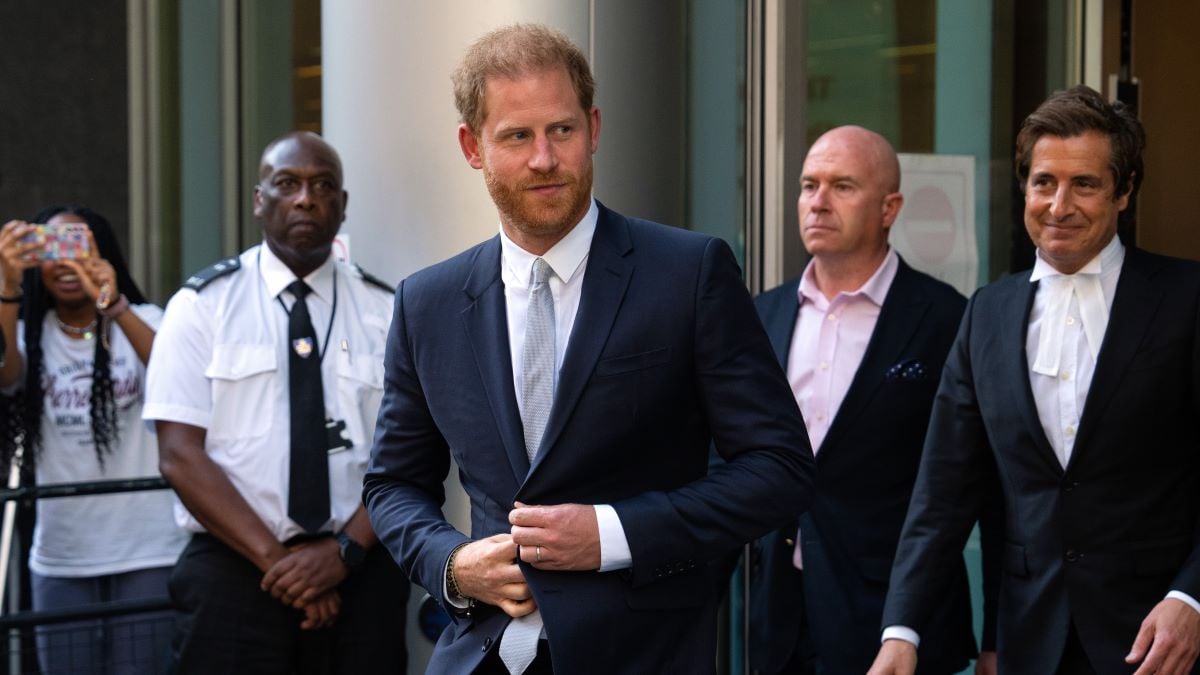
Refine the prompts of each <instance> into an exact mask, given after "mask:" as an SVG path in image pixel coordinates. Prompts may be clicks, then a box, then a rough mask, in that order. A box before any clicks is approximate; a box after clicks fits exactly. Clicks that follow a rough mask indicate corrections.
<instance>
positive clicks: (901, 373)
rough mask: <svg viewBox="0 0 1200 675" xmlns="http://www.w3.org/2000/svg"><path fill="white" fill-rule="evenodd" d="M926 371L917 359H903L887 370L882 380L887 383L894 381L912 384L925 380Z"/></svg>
mask: <svg viewBox="0 0 1200 675" xmlns="http://www.w3.org/2000/svg"><path fill="white" fill-rule="evenodd" d="M926 372H927V369H926V368H925V364H924V363H921V361H920V360H918V359H905V360H903V361H900V362H898V363H896V364H895V365H893V366H892V367H891V368H888V369H887V372H886V373H884V375H883V379H884V380H887V381H889V382H893V381H896V380H902V381H909V382H913V381H916V380H923V379H925V374H926Z"/></svg>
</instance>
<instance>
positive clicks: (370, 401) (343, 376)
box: [142, 245, 393, 541]
mask: <svg viewBox="0 0 1200 675" xmlns="http://www.w3.org/2000/svg"><path fill="white" fill-rule="evenodd" d="M240 260H241V265H242V269H240V270H237V271H235V272H232V273H229V274H226V275H224V276H221V277H219V278H217V279H214V280H212V281H211V282H209V284H208V285H207V286H205V287H204V288H203V289H202V290H200V291H199V292H197V291H194V290H192V289H190V288H184V289H182V290H180V291H179V292H178V293H176V294H175V296H174V297H173V298H171V302H170V303H169V304H168V305H167V312H166V316H165V317H164V319H163V323H162V327H161V329H160V330H159V332H158V337H157V339H156V341H155V344H154V352H153V355H152V356H151V359H150V367H149V373H148V375H147V387H146V405H145V407H144V409H143V413H142V415H143V417H144V418H145V419H147V420H168V421H173V422H182V423H184V424H190V425H193V426H198V427H203V428H204V429H206V430H207V433H206V434H205V442H204V447H205V451H206V452H207V453H208V455H209V457H211V458H212V460H213V461H214V462H216V464H217V465H218V466H219V467H221V469H222V470H224V471H225V474H226V475H227V476H228V477H229V480H230V481H231V482H232V483H233V485H234V487H235V488H237V490H238V492H240V493H241V495H242V497H243V498H244V499H245V500H246V501H247V502H248V503H249V504H250V507H251V508H252V509H254V511H255V513H257V514H258V517H259V518H261V519H262V521H263V523H265V524H266V526H267V528H268V529H270V530H271V532H272V533H273V534H274V535H275V537H276V538H278V539H279V540H280V541H286V540H287V539H289V538H291V537H293V536H295V535H298V534H301V533H302V532H303V531H304V530H303V528H301V527H300V526H299V525H297V524H296V523H294V522H292V520H291V519H290V518H288V516H287V494H288V470H289V465H290V461H291V449H290V439H289V427H290V418H289V410H288V406H289V404H288V372H287V371H288V352H287V348H288V347H287V345H286V342H287V323H288V317H287V314H286V313H285V312H284V308H283V307H281V306H280V304H279V301H278V300H277V299H276V298H277V297H279V298H281V299H282V300H283V303H284V304H285V305H286V306H287V307H288V309H289V310H290V309H291V305H292V303H293V301H294V299H293V298H292V295H291V293H287V292H285V291H284V289H285V288H286V287H287V285H288V284H290V283H291V282H292V281H294V280H295V278H296V277H295V275H294V274H292V272H291V270H289V269H288V268H287V266H286V265H284V263H283V262H282V261H280V260H279V258H277V257H276V256H275V255H274V254H273V253H272V252H271V249H270V248H269V247H268V246H266V245H259V246H255V247H253V248H251V249H249V250H247V251H246V252H244V253H242V254H241V256H240ZM304 281H305V283H307V284H308V285H309V286H310V287H311V288H312V289H313V292H312V293H311V294H310V295H309V296H308V309H309V314H310V315H311V317H312V323H313V328H314V329H315V330H316V333H317V347H318V349H319V350H320V352H321V353H322V354H323V357H322V360H321V377H322V383H323V385H324V389H325V411H326V415H327V417H328V418H330V419H333V420H344V421H345V423H346V435H347V436H348V437H349V439H350V440H351V442H352V443H353V444H354V447H353V448H352V449H350V450H345V451H340V452H335V453H332V454H330V455H329V483H330V486H329V500H330V511H331V519H330V521H329V522H327V523H326V524H325V526H324V527H323V528H321V529H322V530H325V531H340V530H341V529H342V528H343V527H344V526H345V524H346V521H348V520H349V519H350V517H351V516H352V515H353V514H354V512H355V510H356V509H358V507H359V506H360V505H361V503H362V479H363V474H364V473H365V472H366V465H367V460H368V458H369V456H370V451H371V440H372V437H373V436H374V431H375V418H376V414H377V413H378V411H379V403H380V399H381V398H382V396H383V354H384V346H385V343H386V339H387V331H388V326H389V325H390V324H391V320H392V309H393V305H392V296H391V295H389V294H388V293H386V292H384V291H382V290H381V289H379V288H377V287H375V286H371V285H369V284H367V283H366V282H365V281H363V280H362V278H361V275H360V274H359V273H358V271H357V270H356V269H355V268H354V267H353V266H350V265H347V264H345V263H340V262H337V261H335V260H334V259H333V258H330V259H329V260H327V261H326V262H325V264H324V265H322V266H321V267H320V268H318V269H317V270H315V271H313V272H312V273H310V274H309V275H308V276H306V277H304ZM335 293H336V303H337V305H336V311H335V310H334V302H335ZM327 335H328V339H326V336H327ZM175 514H176V519H177V520H178V521H179V524H180V526H182V527H184V528H185V529H187V530H190V531H193V532H202V531H204V528H203V527H202V526H201V525H200V523H199V522H198V521H197V520H196V519H195V518H194V517H193V516H192V515H191V514H190V513H188V512H187V510H186V509H184V508H183V506H182V504H178V503H177V504H176V507H175Z"/></svg>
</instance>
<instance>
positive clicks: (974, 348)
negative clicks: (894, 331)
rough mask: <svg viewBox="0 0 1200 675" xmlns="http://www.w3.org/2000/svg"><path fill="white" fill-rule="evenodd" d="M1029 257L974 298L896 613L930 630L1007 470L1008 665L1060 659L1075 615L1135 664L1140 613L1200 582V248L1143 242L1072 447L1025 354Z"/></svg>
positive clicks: (1002, 645) (1101, 666) (901, 567)
mask: <svg viewBox="0 0 1200 675" xmlns="http://www.w3.org/2000/svg"><path fill="white" fill-rule="evenodd" d="M1034 290H1035V285H1034V284H1031V283H1030V282H1029V274H1028V273H1022V274H1018V275H1014V276H1011V277H1008V278H1006V279H1003V280H1001V281H998V282H996V283H994V284H991V285H990V286H987V287H985V288H983V289H981V290H980V291H979V292H977V293H976V294H975V296H974V297H973V298H972V299H971V302H970V303H969V304H968V306H967V312H966V316H965V318H964V319H963V324H962V328H961V330H960V331H959V334H958V338H957V339H956V341H955V343H954V346H953V348H952V349H951V351H950V356H949V358H948V360H947V362H946V369H945V373H944V375H943V377H942V382H941V385H940V387H939V389H938V395H937V401H936V403H935V405H934V410H933V417H932V419H931V421H930V430H929V438H928V441H927V443H926V446H925V454H924V456H923V457H922V460H921V471H920V474H919V477H918V480H917V487H916V490H915V492H914V494H913V502H912V505H911V506H910V508H909V513H908V519H907V520H906V522H905V524H904V532H903V535H902V537H901V542H900V548H899V550H898V552H897V556H896V563H895V566H894V568H893V571H892V587H891V590H890V591H889V594H888V600H887V607H886V610H885V612H884V621H885V622H886V623H889V624H901V625H908V626H912V627H914V628H916V629H917V630H918V632H921V633H922V634H923V633H924V627H925V626H927V625H928V621H929V619H928V617H929V613H930V609H931V608H932V607H934V606H935V605H936V604H937V598H938V597H939V596H940V595H941V593H942V592H943V589H944V582H943V580H944V579H945V576H946V575H947V574H949V573H950V569H951V568H952V566H953V565H954V564H956V561H957V558H958V552H959V551H960V550H961V548H962V544H963V541H964V540H965V538H966V535H967V530H968V529H969V528H970V523H971V521H972V520H973V518H974V513H975V511H976V509H977V508H978V506H979V498H980V494H981V491H980V489H979V488H980V486H981V485H983V484H985V483H986V482H988V481H989V480H991V478H990V476H991V475H992V474H993V473H995V472H998V473H999V480H1000V484H1001V486H1002V489H1003V492H1004V500H1005V507H1006V508H1005V526H1004V562H1003V572H1002V576H1001V580H1000V595H999V603H998V617H997V622H998V631H997V651H998V652H999V657H1000V671H1001V672H1003V673H1016V674H1023V673H1029V674H1031V675H1032V674H1041V673H1050V672H1054V670H1055V668H1056V667H1057V666H1058V664H1059V662H1060V660H1061V657H1062V652H1063V645H1064V644H1065V641H1066V637H1067V631H1068V627H1069V625H1070V624H1071V623H1072V622H1073V623H1074V625H1075V628H1076V631H1077V633H1078V636H1079V640H1080V642H1081V644H1082V645H1083V647H1084V650H1085V651H1086V653H1087V656H1088V658H1089V660H1090V661H1091V664H1092V666H1093V667H1095V669H1096V671H1097V672H1098V673H1101V674H1105V673H1129V672H1132V671H1133V668H1132V667H1130V666H1128V665H1126V664H1125V662H1124V660H1123V659H1124V656H1125V654H1126V653H1128V651H1129V648H1130V646H1131V645H1132V644H1133V639H1134V637H1135V636H1136V635H1137V631H1138V627H1139V625H1140V623H1141V621H1142V619H1144V618H1145V616H1146V614H1147V613H1149V611H1150V610H1151V608H1153V607H1154V605H1155V604H1157V603H1158V602H1159V601H1161V600H1162V599H1163V597H1164V596H1165V595H1166V593H1167V592H1168V591H1170V590H1179V591H1182V592H1184V593H1187V594H1189V595H1191V596H1192V597H1195V598H1200V548H1198V546H1197V541H1198V537H1197V523H1198V522H1200V520H1198V518H1200V424H1198V423H1197V419H1198V418H1200V265H1197V264H1196V263H1193V262H1188V261H1182V260H1176V259H1172V258H1165V257H1162V256H1157V255H1153V254H1149V253H1145V252H1143V251H1139V250H1137V249H1134V248H1132V247H1130V248H1128V249H1127V250H1126V255H1125V263H1124V266H1123V268H1122V270H1121V276H1120V279H1119V280H1118V282H1117V290H1116V295H1115V296H1114V299H1113V304H1112V310H1111V312H1110V314H1109V322H1108V330H1107V331H1106V333H1105V335H1104V342H1103V345H1102V347H1101V350H1100V354H1099V358H1098V359H1097V362H1096V372H1095V375H1094V377H1093V380H1092V384H1091V388H1090V390H1089V391H1088V395H1087V400H1086V402H1085V404H1084V407H1083V414H1082V417H1081V418H1080V425H1079V430H1078V432H1077V436H1076V440H1075V446H1074V450H1073V452H1072V454H1071V459H1070V462H1069V463H1068V465H1067V467H1066V469H1063V467H1062V466H1061V465H1060V464H1059V462H1058V460H1057V459H1056V458H1055V455H1054V453H1053V451H1052V450H1051V447H1050V444H1049V442H1048V441H1047V440H1046V435H1045V433H1044V431H1043V430H1042V426H1041V423H1040V422H1039V418H1038V413H1037V408H1036V407H1035V404H1034V400H1033V394H1032V390H1031V389H1030V384H1029V374H1028V373H1029V370H1028V365H1027V360H1026V354H1025V338H1026V327H1027V324H1028V320H1029V312H1030V308H1031V307H1032V304H1033V296H1034Z"/></svg>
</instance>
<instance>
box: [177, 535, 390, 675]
mask: <svg viewBox="0 0 1200 675" xmlns="http://www.w3.org/2000/svg"><path fill="white" fill-rule="evenodd" d="M261 580H262V572H260V571H259V570H258V568H257V567H255V566H254V565H253V564H251V563H250V561H248V560H246V559H245V558H243V557H242V556H241V555H239V554H238V553H236V552H234V551H233V550H232V549H230V548H229V547H228V546H226V545H225V544H224V543H222V542H221V541H220V540H218V539H217V538H216V537H213V536H211V535H207V534H197V535H193V537H192V540H191V542H189V543H188V545H187V547H186V548H184V550H183V553H182V554H180V556H179V561H178V562H177V563H176V565H175V569H174V571H173V572H172V574H171V579H170V582H169V584H168V588H169V590H170V594H171V600H172V601H173V602H174V604H175V607H176V609H178V610H179V612H180V618H179V621H178V629H177V631H176V636H175V640H174V643H173V645H172V651H173V656H174V660H175V664H174V665H175V669H176V672H178V673H203V674H205V675H210V674H213V673H219V674H220V675H239V674H241V673H255V674H257V673H263V674H264V675H265V674H278V675H292V674H295V675H309V674H313V675H324V674H326V673H337V674H346V675H350V674H351V673H354V674H358V673H365V674H370V673H388V674H389V675H393V674H395V673H404V672H405V669H406V664H407V658H408V653H407V649H406V648H405V643H404V621H405V609H406V605H407V602H408V593H409V583H408V580H407V579H405V578H404V575H403V574H402V573H401V572H400V568H399V567H397V566H396V564H395V562H393V561H392V558H391V556H390V555H388V553H387V551H386V550H384V549H383V547H382V546H375V547H374V548H372V549H371V551H370V552H368V553H367V558H366V561H365V562H364V563H363V565H362V567H361V568H359V569H358V570H356V571H355V572H354V573H353V574H351V575H350V576H349V577H347V578H346V580H345V581H343V582H342V584H341V586H339V587H338V591H339V592H340V593H341V596H342V606H341V612H340V614H339V615H338V619H337V623H336V624H334V626H332V627H330V628H325V629H321V630H301V629H300V622H301V621H302V620H303V618H304V612H302V611H300V610H296V609H292V608H291V607H288V606H285V605H284V604H283V603H281V602H279V601H278V600H276V599H275V598H273V597H271V595H270V594H269V593H267V592H265V591H263V590H261V589H260V588H259V583H260V582H261Z"/></svg>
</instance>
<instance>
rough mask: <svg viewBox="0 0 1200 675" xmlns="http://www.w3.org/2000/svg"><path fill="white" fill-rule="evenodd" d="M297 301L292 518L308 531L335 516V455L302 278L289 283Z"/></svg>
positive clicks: (292, 333) (292, 344)
mask: <svg viewBox="0 0 1200 675" xmlns="http://www.w3.org/2000/svg"><path fill="white" fill-rule="evenodd" d="M287 289H288V291H290V292H291V294H292V295H294V296H296V302H295V304H293V305H292V311H291V312H290V313H289V315H288V403H289V407H290V409H291V414H292V425H291V440H292V462H291V472H290V473H289V477H288V485H289V487H288V517H290V518H291V519H292V520H294V521H296V523H297V524H298V525H300V526H301V527H303V528H304V529H305V530H307V531H308V532H316V531H317V530H319V529H320V527H321V526H322V525H324V524H325V521H327V520H329V459H328V455H327V453H326V447H325V445H326V443H325V394H324V392H323V390H322V387H321V355H320V352H319V351H318V349H317V332H316V331H315V330H313V325H312V319H310V318H309V316H308V305H307V304H306V303H305V302H304V298H305V296H307V295H308V294H309V293H311V292H312V289H311V288H309V287H308V284H306V283H304V282H303V281H300V280H299V279H297V280H296V281H293V282H292V283H291V284H290V285H288V287H287Z"/></svg>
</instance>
